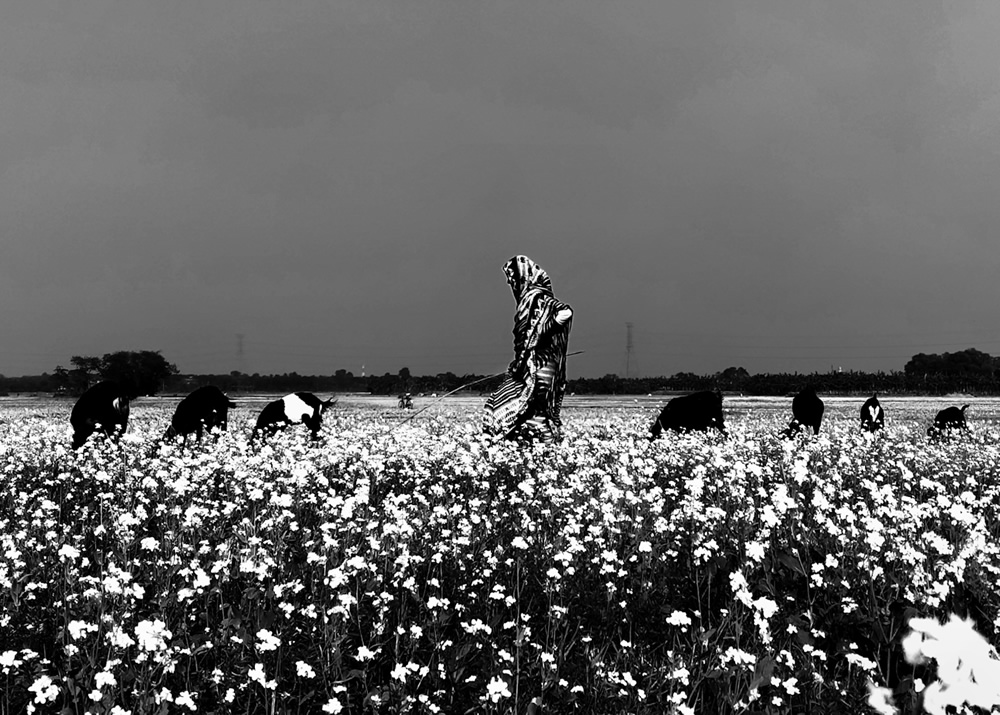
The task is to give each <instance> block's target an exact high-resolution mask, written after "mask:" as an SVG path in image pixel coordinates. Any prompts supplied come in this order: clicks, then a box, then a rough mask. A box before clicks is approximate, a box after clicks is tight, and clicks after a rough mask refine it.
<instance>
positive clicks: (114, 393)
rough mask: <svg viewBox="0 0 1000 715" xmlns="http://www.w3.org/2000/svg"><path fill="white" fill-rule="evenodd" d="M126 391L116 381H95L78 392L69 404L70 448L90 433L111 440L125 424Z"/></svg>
mask: <svg viewBox="0 0 1000 715" xmlns="http://www.w3.org/2000/svg"><path fill="white" fill-rule="evenodd" d="M129 398H130V391H129V390H128V388H127V387H126V386H125V385H123V384H122V383H120V382H115V381H114V380H106V381H105V382H99V383H97V384H96V385H94V386H93V387H91V388H90V389H89V390H87V391H86V392H84V393H83V394H82V395H80V399H79V400H77V401H76V404H75V405H73V411H72V412H71V413H70V416H69V422H70V424H71V425H73V449H79V448H80V447H82V446H83V443H84V442H86V441H87V438H88V437H89V436H90V435H92V434H94V432H98V431H99V432H103V433H104V434H105V435H107V436H108V437H110V438H111V439H113V440H117V439H118V436H119V435H120V434H121V433H122V432H124V431H125V428H126V426H127V425H128V409H129Z"/></svg>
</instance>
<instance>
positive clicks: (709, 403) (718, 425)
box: [649, 390, 726, 441]
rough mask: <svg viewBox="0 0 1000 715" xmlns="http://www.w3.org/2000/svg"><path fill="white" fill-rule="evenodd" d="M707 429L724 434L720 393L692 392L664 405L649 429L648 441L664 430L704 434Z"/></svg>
mask: <svg viewBox="0 0 1000 715" xmlns="http://www.w3.org/2000/svg"><path fill="white" fill-rule="evenodd" d="M709 427H714V428H715V429H717V430H719V431H720V432H722V433H723V434H725V432H726V427H725V424H723V420H722V393H721V392H709V391H707V390H706V391H704V392H693V393H691V394H690V395H681V396H680V397H675V398H673V399H672V400H670V401H669V402H668V403H667V404H666V406H665V407H664V408H663V411H662V412H660V416H659V417H657V418H656V421H655V422H653V424H652V425H651V426H650V428H649V439H650V441H652V440H654V439H656V438H657V437H659V436H660V433H661V432H663V430H665V429H669V430H673V431H674V432H688V431H691V430H698V431H699V432H706V431H708V428H709Z"/></svg>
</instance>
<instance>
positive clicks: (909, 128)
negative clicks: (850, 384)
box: [0, 0, 1000, 376]
mask: <svg viewBox="0 0 1000 715" xmlns="http://www.w3.org/2000/svg"><path fill="white" fill-rule="evenodd" d="M997 37H1000V4H997V3H995V2H992V1H990V0H984V1H983V2H972V1H967V0H961V1H959V2H929V1H927V0H837V2H829V1H828V0H760V1H756V0H698V2H664V1H663V0H648V1H645V2H640V1H631V0H615V1H614V2H605V1H602V2H589V1H587V0H570V1H568V2H558V1H550V0H547V1H545V2H538V0H526V1H520V0H515V1H513V2H479V1H476V0H450V1H447V2H435V1H432V0H407V1H405V2H403V1H400V0H394V1H393V2H380V1H379V0H357V1H356V2H349V1H343V2H341V1H337V0H334V1H329V0H328V1H326V2H299V1H297V0H296V1H290V2H274V0H211V1H210V2H209V1H205V0H197V1H196V2H195V1H192V0H172V1H171V2H163V1H162V0H126V1H122V2H116V1H114V0H14V1H13V2H8V3H6V4H5V5H4V8H3V10H0V328H2V329H0V373H3V374H6V375H20V374H33V373H38V372H42V371H51V369H52V368H54V367H55V366H56V365H57V364H63V365H67V366H68V364H69V357H70V356H71V355H74V354H85V355H86V354H97V355H100V354H103V353H105V352H110V351H114V350H130V349H136V350H138V349H150V350H161V351H162V352H163V354H164V356H165V357H166V358H167V359H168V360H170V361H172V362H175V363H176V364H177V365H178V367H179V368H180V369H181V371H182V372H214V371H229V370H232V369H237V368H240V367H243V368H244V369H247V370H248V371H250V372H255V371H259V372H262V373H266V372H290V371H297V372H299V373H302V374H313V373H321V374H329V373H332V372H333V371H334V370H336V369H338V368H344V369H348V370H351V371H353V372H355V373H359V372H360V369H361V366H362V365H365V366H366V370H367V371H368V372H369V373H372V372H374V373H379V374H381V373H383V372H393V373H395V372H396V371H397V370H399V368H401V367H403V366H407V367H409V368H410V370H411V371H412V372H413V373H414V374H425V373H436V372H443V371H446V370H450V371H453V372H456V373H459V374H463V373H466V372H482V373H491V372H497V371H500V370H502V369H503V368H504V367H505V366H506V364H507V362H508V361H509V360H510V357H511V338H510V327H511V319H512V312H513V300H512V298H511V296H510V292H509V290H508V288H507V286H506V284H505V282H504V278H503V275H502V272H501V266H502V264H503V263H504V261H505V260H506V259H507V258H508V257H510V256H511V255H513V254H516V253H525V254H527V255H529V256H531V257H532V258H534V259H535V260H536V261H538V262H539V263H540V264H541V265H542V266H544V267H545V268H546V269H547V270H548V272H549V274H550V276H551V277H552V280H553V285H554V287H555V292H556V295H557V296H558V297H559V298H560V299H562V300H565V301H567V302H569V303H570V304H572V305H573V307H574V309H575V311H576V318H575V320H574V327H573V334H572V336H571V339H570V349H571V350H585V351H586V352H585V354H583V355H580V356H578V357H574V358H571V359H570V374H571V375H573V376H577V375H585V376H599V375H603V374H605V373H608V372H619V373H623V372H624V369H625V338H626V329H625V323H626V322H627V321H628V322H632V323H633V324H634V329H633V330H634V345H635V352H634V358H633V359H634V361H635V362H634V363H633V365H636V364H637V366H638V372H639V373H642V374H651V375H669V374H673V373H675V372H678V371H692V372H697V373H708V372H715V371H718V370H722V369H724V368H726V367H728V366H730V365H742V366H744V367H746V368H747V369H748V370H750V371H751V372H764V371H786V370H788V371H791V370H798V371H812V370H827V369H829V368H830V367H831V366H842V367H843V368H844V369H845V370H847V369H865V370H872V369H901V368H902V366H903V364H904V363H905V362H906V360H907V359H908V358H909V357H910V356H911V355H913V354H915V353H917V352H944V351H948V352H951V351H955V350H961V349H964V348H966V347H970V346H971V347H977V348H979V349H982V350H985V351H987V352H992V353H994V354H998V353H1000V325H998V323H997V319H996V317H997V315H996V314H997V310H996V306H997V305H998V303H1000V281H998V280H997V279H996V276H997V274H998V268H1000V247H998V245H997V227H998V226H1000V201H998V198H1000V191H998V189H1000V44H998V43H997ZM237 333H242V334H244V335H245V338H244V358H243V363H242V365H241V364H240V363H238V361H237V358H236V352H237V340H236V334H237Z"/></svg>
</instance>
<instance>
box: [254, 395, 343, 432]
mask: <svg viewBox="0 0 1000 715" xmlns="http://www.w3.org/2000/svg"><path fill="white" fill-rule="evenodd" d="M334 404H336V400H334V399H333V398H332V397H331V398H330V399H329V400H326V401H323V400H320V399H319V398H318V397H316V395H314V394H312V393H311V392H293V393H292V394H290V395H285V396H284V397H282V398H281V399H280V400H275V401H274V402H269V403H267V404H266V405H264V409H263V410H261V412H260V415H259V416H258V417H257V425H256V426H255V427H254V428H253V436H254V437H256V436H257V435H258V434H259V433H261V432H263V433H264V436H265V437H272V436H274V435H275V434H276V433H277V432H278V431H279V430H282V429H284V428H285V427H287V426H288V425H293V424H304V425H305V426H306V427H308V428H309V432H310V434H311V436H312V439H318V438H319V429H320V427H321V426H322V424H323V412H325V411H326V408H328V407H330V406H331V405H334Z"/></svg>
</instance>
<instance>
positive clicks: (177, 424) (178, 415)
mask: <svg viewBox="0 0 1000 715" xmlns="http://www.w3.org/2000/svg"><path fill="white" fill-rule="evenodd" d="M233 407H236V403H235V402H233V401H232V400H230V399H229V397H227V396H226V394H225V393H224V392H223V391H222V390H220V389H219V388H218V387H216V386H215V385H205V386H204V387H199V388H198V389H197V390H195V391H194V392H192V393H191V394H190V395H188V396H187V397H185V398H184V399H183V400H181V401H180V402H179V403H178V405H177V409H176V410H175V411H174V416H173V417H172V418H171V419H170V426H169V427H168V428H167V432H166V434H164V435H163V439H165V440H167V439H174V438H175V437H177V436H178V435H180V436H181V437H183V438H184V441H185V442H187V438H188V435H189V434H191V433H192V432H194V433H195V435H196V437H197V439H198V441H199V442H200V441H201V435H202V432H203V431H204V430H208V431H209V432H211V431H212V430H213V429H214V428H216V427H218V428H219V429H221V430H223V431H225V429H226V426H227V425H228V423H229V410H230V408H233Z"/></svg>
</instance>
